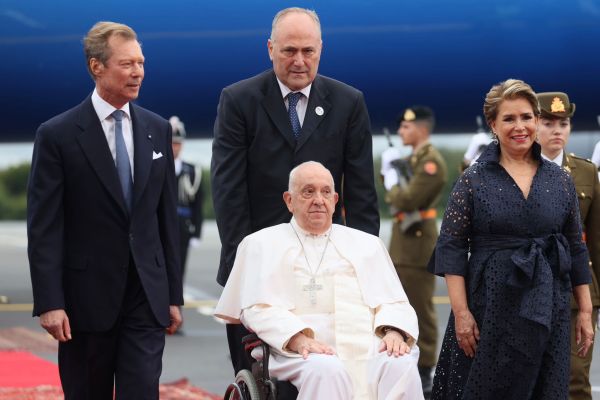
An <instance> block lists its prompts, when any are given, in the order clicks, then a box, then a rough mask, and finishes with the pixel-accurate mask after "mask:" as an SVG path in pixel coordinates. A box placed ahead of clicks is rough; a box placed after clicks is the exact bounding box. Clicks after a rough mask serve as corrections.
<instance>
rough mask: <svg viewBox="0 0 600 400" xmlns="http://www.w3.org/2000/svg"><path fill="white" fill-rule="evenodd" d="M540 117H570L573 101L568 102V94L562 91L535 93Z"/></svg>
mask: <svg viewBox="0 0 600 400" xmlns="http://www.w3.org/2000/svg"><path fill="white" fill-rule="evenodd" d="M537 98H538V101H539V103H540V110H541V111H542V117H547V118H570V117H572V116H573V114H574V113H575V103H571V102H569V96H567V94H566V93H563V92H545V93H538V94H537Z"/></svg>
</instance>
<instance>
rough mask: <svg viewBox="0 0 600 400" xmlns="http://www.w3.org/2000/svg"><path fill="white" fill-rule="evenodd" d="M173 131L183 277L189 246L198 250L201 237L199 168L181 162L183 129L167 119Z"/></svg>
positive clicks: (173, 118) (174, 119)
mask: <svg viewBox="0 0 600 400" xmlns="http://www.w3.org/2000/svg"><path fill="white" fill-rule="evenodd" d="M169 122H170V123H171V127H172V128H173V139H172V140H173V156H174V158H175V175H176V176H177V222H178V224H179V237H180V252H181V270H182V275H183V276H184V277H185V270H186V268H185V265H186V261H187V255H188V249H189V246H190V244H192V246H197V242H198V240H199V239H200V234H201V233H202V222H203V215H202V201H203V197H204V196H203V187H202V186H203V185H202V168H201V167H200V166H198V165H194V164H191V163H188V162H185V161H183V160H182V159H181V148H182V146H183V141H184V139H185V135H186V134H185V125H184V124H183V122H181V120H180V119H179V118H178V117H177V116H172V117H171V118H170V119H169Z"/></svg>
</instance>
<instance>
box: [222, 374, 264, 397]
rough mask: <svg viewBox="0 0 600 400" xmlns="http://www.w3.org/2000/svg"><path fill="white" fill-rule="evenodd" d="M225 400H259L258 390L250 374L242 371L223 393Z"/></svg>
mask: <svg viewBox="0 0 600 400" xmlns="http://www.w3.org/2000/svg"><path fill="white" fill-rule="evenodd" d="M225 400H261V396H260V390H259V389H258V385H257V384H256V380H255V379H254V376H252V373H251V372H250V371H248V370H247V369H243V370H241V371H239V372H238V373H237V375H236V376H235V382H234V383H232V384H231V385H229V387H228V388H227V391H226V392H225Z"/></svg>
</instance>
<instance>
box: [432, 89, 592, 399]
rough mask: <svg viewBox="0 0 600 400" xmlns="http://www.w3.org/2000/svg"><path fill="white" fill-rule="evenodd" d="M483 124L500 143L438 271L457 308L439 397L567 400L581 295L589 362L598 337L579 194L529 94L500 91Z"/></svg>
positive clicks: (438, 377)
mask: <svg viewBox="0 0 600 400" xmlns="http://www.w3.org/2000/svg"><path fill="white" fill-rule="evenodd" d="M484 114H485V118H486V120H487V123H488V125H489V126H490V128H491V129H492V132H493V135H494V141H493V142H492V143H491V144H490V145H489V146H488V148H487V149H486V151H485V152H484V153H483V154H482V155H481V157H480V158H479V159H478V162H477V163H476V164H474V165H473V166H471V167H470V168H468V169H467V170H466V171H465V173H464V174H463V175H462V176H461V178H460V179H459V180H458V182H457V183H456V185H455V186H454V189H453V191H452V194H451V195H450V198H449V200H448V205H447V208H446V212H445V214H444V219H443V222H442V228H441V233H440V237H439V239H438V242H437V245H436V250H435V252H434V256H433V257H432V259H431V262H430V270H432V272H434V273H435V274H437V275H440V276H444V277H445V279H446V284H447V285H448V294H449V296H450V303H451V307H452V312H451V314H450V318H449V321H448V327H447V329H446V333H445V336H444V341H443V343H442V349H441V352H440V357H439V362H438V366H437V368H436V372H435V377H434V388H433V393H432V399H444V400H446V399H476V400H485V399H502V400H508V399H515V400H526V399H536V400H537V399H566V398H567V397H568V384H569V351H570V348H569V318H570V305H569V300H570V294H571V291H572V292H573V293H574V295H575V299H576V300H577V303H578V305H579V310H580V312H579V316H578V322H577V335H578V338H579V340H578V346H579V348H578V350H579V353H580V354H582V355H583V354H585V353H586V352H587V350H588V348H589V346H590V345H591V343H592V341H593V336H594V331H593V328H592V320H591V313H592V303H591V300H590V293H589V288H588V283H589V282H591V276H590V273H589V270H588V267H587V263H588V254H587V250H586V247H585V244H584V243H583V241H582V236H581V225H580V219H579V208H578V203H577V197H576V194H575V189H574V186H573V183H572V180H571V178H570V176H569V175H568V173H567V172H566V171H564V170H562V169H561V168H560V167H558V166H557V165H556V164H554V163H551V162H547V161H545V160H543V159H542V158H541V156H540V146H539V145H538V144H537V143H536V142H535V136H536V130H537V123H538V115H539V106H538V102H537V98H536V95H535V93H534V92H533V90H532V89H531V87H530V86H529V85H527V84H526V83H525V82H523V81H520V80H515V79H509V80H507V81H504V82H501V83H499V84H497V85H495V86H493V87H492V89H491V90H490V91H489V93H488V94H487V96H486V99H485V104H484Z"/></svg>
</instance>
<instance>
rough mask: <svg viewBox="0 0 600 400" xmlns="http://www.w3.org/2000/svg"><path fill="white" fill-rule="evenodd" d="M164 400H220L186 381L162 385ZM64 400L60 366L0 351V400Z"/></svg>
mask: <svg viewBox="0 0 600 400" xmlns="http://www.w3.org/2000/svg"><path fill="white" fill-rule="evenodd" d="M159 390H160V399H161V400H188V399H189V400H220V399H221V397H220V396H216V395H214V394H211V393H208V392H206V391H204V390H202V389H198V388H196V387H194V386H192V385H191V384H190V383H189V382H188V380H187V379H186V378H183V379H180V380H178V381H176V382H171V383H165V384H162V385H160V389H159ZM16 399H19V400H62V399H63V394H62V390H61V388H60V378H59V377H58V366H57V365H56V364H54V363H52V362H50V361H47V360H44V359H43V358H40V357H37V356H35V355H33V354H31V353H29V352H26V351H0V400H16Z"/></svg>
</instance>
